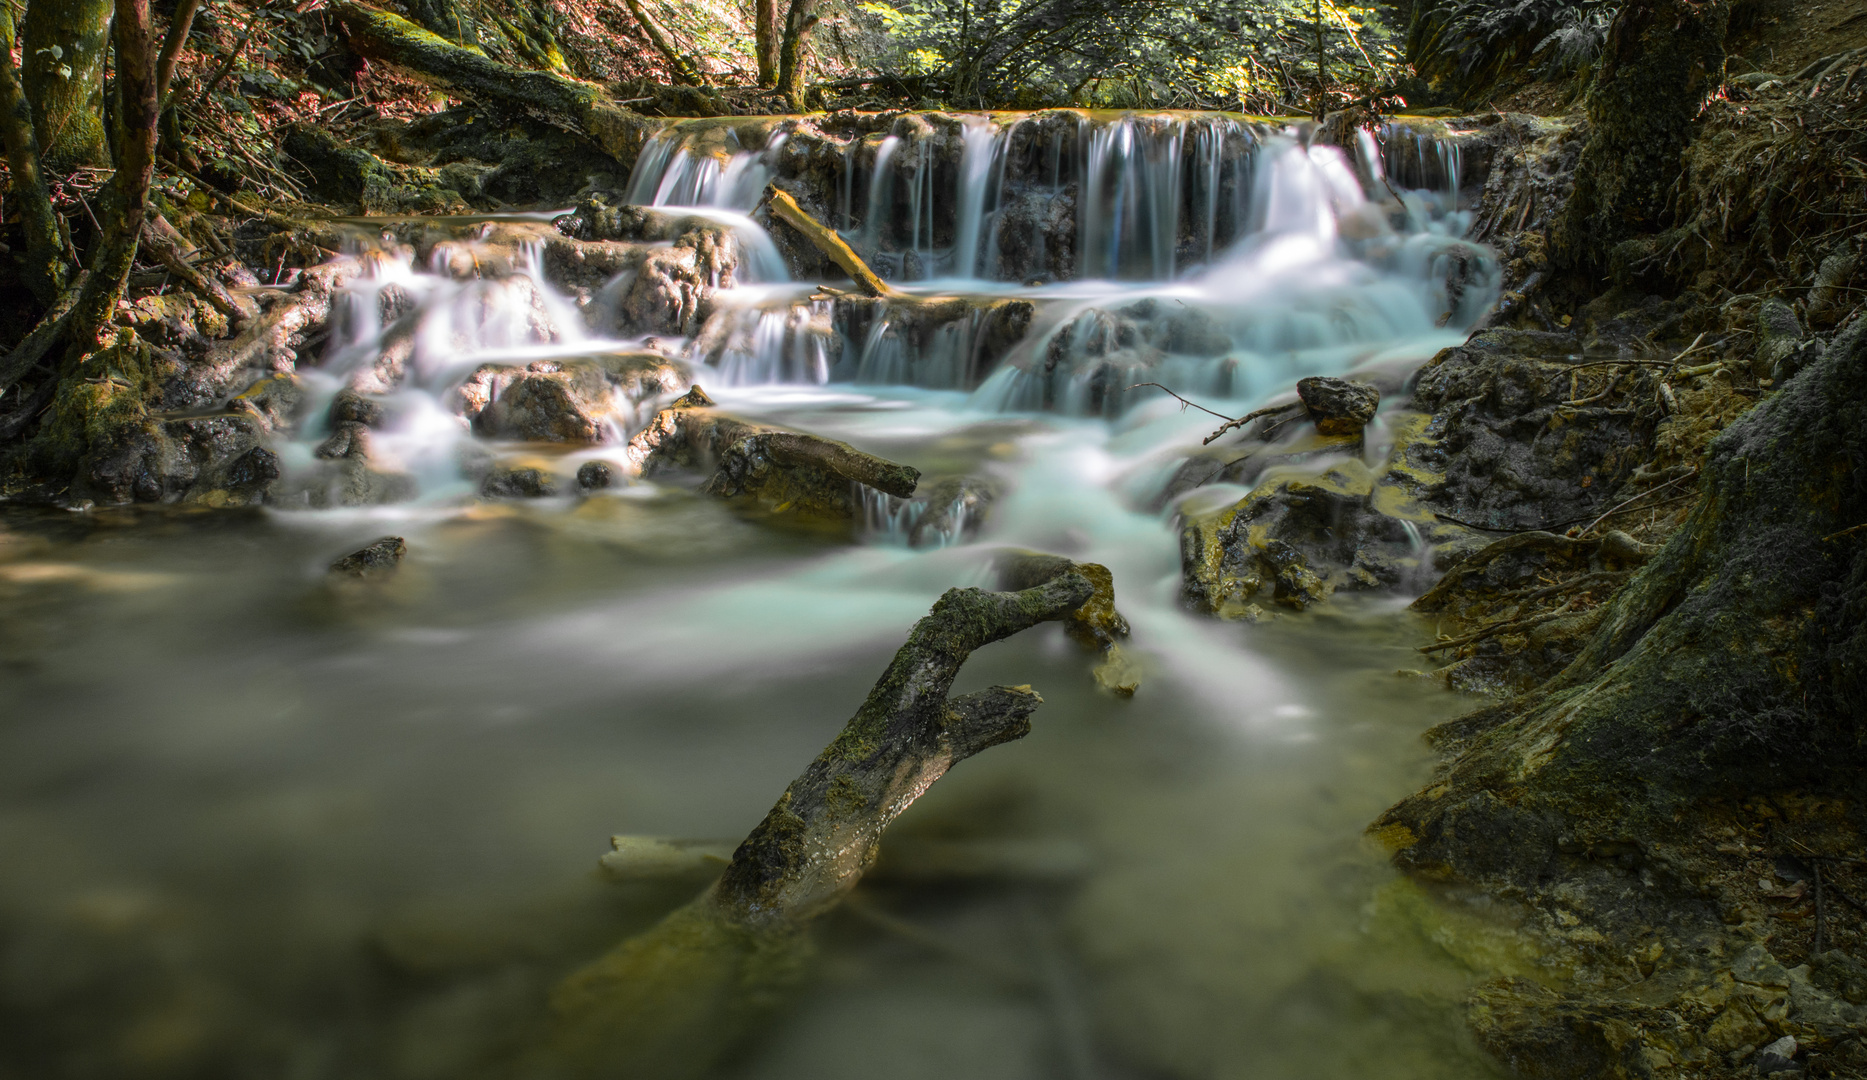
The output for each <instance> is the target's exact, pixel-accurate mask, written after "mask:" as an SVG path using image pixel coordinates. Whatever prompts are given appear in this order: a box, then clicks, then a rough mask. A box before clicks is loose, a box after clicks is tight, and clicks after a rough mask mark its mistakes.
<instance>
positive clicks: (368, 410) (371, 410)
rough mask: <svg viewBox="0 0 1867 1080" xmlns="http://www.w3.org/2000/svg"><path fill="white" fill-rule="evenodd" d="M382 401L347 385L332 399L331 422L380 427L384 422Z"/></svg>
mask: <svg viewBox="0 0 1867 1080" xmlns="http://www.w3.org/2000/svg"><path fill="white" fill-rule="evenodd" d="M383 416H384V414H383V406H382V402H381V401H379V400H377V399H376V398H373V397H368V396H365V395H363V394H360V393H358V392H357V391H355V390H353V389H351V388H349V387H345V388H344V389H342V390H339V391H337V396H336V397H335V398H332V399H331V411H330V422H331V423H332V424H333V425H336V424H362V425H363V426H364V427H367V428H380V427H382V422H383Z"/></svg>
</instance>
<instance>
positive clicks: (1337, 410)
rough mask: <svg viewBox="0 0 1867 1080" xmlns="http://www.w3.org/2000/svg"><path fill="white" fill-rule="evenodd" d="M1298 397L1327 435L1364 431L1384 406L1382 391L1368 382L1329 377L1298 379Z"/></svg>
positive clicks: (1322, 431)
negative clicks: (1376, 411)
mask: <svg viewBox="0 0 1867 1080" xmlns="http://www.w3.org/2000/svg"><path fill="white" fill-rule="evenodd" d="M1297 397H1299V398H1301V399H1302V401H1303V408H1304V409H1305V410H1306V411H1307V412H1308V413H1309V418H1310V420H1311V421H1313V422H1314V423H1315V425H1316V430H1317V431H1319V432H1321V433H1322V434H1324V435H1359V434H1361V429H1362V428H1364V427H1367V426H1368V421H1370V420H1372V419H1374V413H1375V410H1376V409H1378V408H1380V405H1381V392H1380V391H1379V390H1377V389H1375V388H1374V387H1372V386H1369V385H1368V384H1367V383H1358V382H1350V381H1348V380H1347V379H1335V378H1330V377H1328V376H1317V377H1315V378H1309V379H1299V380H1297Z"/></svg>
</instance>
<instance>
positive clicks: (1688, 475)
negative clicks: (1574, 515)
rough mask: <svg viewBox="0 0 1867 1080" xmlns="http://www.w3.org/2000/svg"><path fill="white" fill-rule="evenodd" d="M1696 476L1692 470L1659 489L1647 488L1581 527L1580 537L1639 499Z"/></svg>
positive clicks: (1694, 470) (1695, 471)
mask: <svg viewBox="0 0 1867 1080" xmlns="http://www.w3.org/2000/svg"><path fill="white" fill-rule="evenodd" d="M1697 475H1698V470H1697V469H1693V470H1692V471H1691V472H1689V473H1686V474H1684V475H1683V476H1675V477H1673V478H1672V479H1671V480H1668V481H1666V482H1665V483H1664V484H1661V485H1660V486H1659V487H1655V488H1648V489H1647V490H1645V491H1643V492H1641V493H1640V494H1638V495H1635V496H1634V497H1633V498H1631V499H1628V500H1627V501H1626V502H1623V503H1621V504H1620V505H1618V506H1616V507H1615V508H1614V509H1612V510H1609V511H1608V512H1607V513H1605V514H1603V515H1601V516H1600V517H1598V518H1596V519H1595V520H1593V521H1591V522H1589V523H1588V524H1587V525H1586V526H1584V527H1583V529H1582V535H1584V536H1586V535H1588V533H1589V531H1590V530H1592V529H1593V528H1594V527H1595V526H1597V525H1599V524H1601V523H1602V522H1604V521H1606V520H1608V519H1609V518H1611V517H1613V516H1614V515H1615V514H1618V513H1620V512H1621V511H1622V510H1625V509H1627V508H1628V507H1629V506H1632V505H1633V504H1634V503H1637V502H1639V501H1640V500H1641V499H1644V498H1646V497H1647V496H1648V495H1652V494H1653V493H1655V492H1659V491H1665V490H1666V489H1667V488H1669V487H1672V486H1673V485H1674V484H1677V483H1679V482H1680V481H1681V480H1690V479H1691V478H1692V477H1694V476H1697Z"/></svg>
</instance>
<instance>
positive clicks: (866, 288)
mask: <svg viewBox="0 0 1867 1080" xmlns="http://www.w3.org/2000/svg"><path fill="white" fill-rule="evenodd" d="M765 190H766V201H767V202H768V203H770V205H771V212H772V213H773V214H776V215H777V216H778V218H779V220H781V221H783V222H784V223H785V224H786V225H789V226H791V227H792V228H793V229H796V230H797V231H798V232H799V233H800V234H802V236H803V237H804V239H806V240H808V241H810V242H811V243H812V244H813V245H815V246H816V248H817V250H818V251H821V252H823V254H824V255H825V257H827V258H828V259H829V260H830V261H831V262H833V263H835V264H836V265H837V266H838V267H840V268H841V269H842V271H843V273H845V274H848V275H849V278H850V280H851V281H854V282H855V283H856V285H857V286H858V287H859V288H861V290H862V291H863V292H864V293H866V294H867V295H869V296H876V297H893V296H900V295H901V291H900V290H899V289H896V288H895V287H894V286H892V285H890V284H888V283H887V282H886V281H883V280H882V279H881V278H880V277H879V276H877V275H876V273H875V271H873V270H871V269H869V264H868V263H865V262H863V261H862V256H860V255H858V254H856V252H855V249H854V248H852V247H850V246H849V245H848V244H846V243H844V242H843V238H842V237H840V236H838V235H836V230H835V229H832V228H830V227H829V226H827V225H825V224H823V223H822V222H820V221H818V220H817V219H816V218H814V217H811V216H810V215H809V214H808V213H806V212H805V210H804V208H803V207H801V206H799V205H797V200H796V199H794V198H792V197H791V195H790V193H789V192H787V191H784V190H783V189H781V188H779V187H778V186H777V185H776V184H773V185H771V186H769V187H767V188H766V189H765Z"/></svg>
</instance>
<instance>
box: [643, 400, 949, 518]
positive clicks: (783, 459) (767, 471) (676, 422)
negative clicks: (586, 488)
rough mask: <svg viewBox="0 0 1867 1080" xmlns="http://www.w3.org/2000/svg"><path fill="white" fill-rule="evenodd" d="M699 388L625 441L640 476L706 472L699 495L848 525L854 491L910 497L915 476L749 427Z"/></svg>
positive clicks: (811, 439)
mask: <svg viewBox="0 0 1867 1080" xmlns="http://www.w3.org/2000/svg"><path fill="white" fill-rule="evenodd" d="M712 406H713V401H712V399H711V398H709V397H707V395H706V393H705V392H704V391H702V390H701V389H700V388H699V387H695V388H693V389H692V390H690V391H688V392H687V393H686V394H685V395H683V396H681V397H680V398H678V399H676V400H675V401H674V402H673V403H671V404H670V405H669V406H668V407H667V408H665V409H662V410H661V411H660V412H658V413H656V414H655V416H654V418H653V419H651V420H650V421H649V422H648V425H647V426H646V427H645V428H643V430H642V431H641V432H639V433H637V434H636V436H635V437H634V438H633V439H631V440H630V441H629V445H628V448H627V450H626V451H625V454H626V456H627V457H628V460H629V462H630V464H631V465H632V466H633V467H634V468H635V470H636V471H637V472H639V473H640V474H641V475H643V476H656V475H666V474H678V473H689V474H691V473H695V472H700V473H708V472H710V473H711V475H709V476H707V479H706V480H705V481H704V482H703V483H702V484H701V488H700V489H701V491H703V492H705V493H706V494H709V495H713V496H716V497H718V498H723V499H741V498H743V499H748V500H750V501H752V502H754V503H756V504H757V505H758V506H760V507H762V508H764V509H766V510H769V511H772V512H776V513H785V512H790V513H799V514H808V515H813V516H819V517H828V518H833V519H843V520H849V519H853V518H854V517H855V516H856V514H857V512H858V508H859V506H860V505H861V498H860V497H858V496H857V492H856V485H861V486H862V487H866V488H870V489H873V490H874V491H878V492H881V493H883V494H886V495H893V496H895V497H897V498H903V499H905V498H909V497H911V496H912V495H913V494H914V489H915V486H916V484H917V483H918V482H919V480H920V472H919V471H918V470H916V469H912V468H909V467H907V466H905V465H898V464H896V463H895V462H892V461H888V460H886V459H884V458H880V457H877V456H875V455H874V454H869V453H865V452H863V451H861V450H858V449H856V448H855V447H853V446H850V445H849V444H848V443H842V442H837V441H835V440H832V439H825V438H821V437H819V436H816V435H809V434H805V433H803V432H796V431H786V430H784V429H783V428H776V427H771V426H768V425H764V424H754V423H749V422H747V421H744V420H740V419H738V418H736V417H731V416H727V415H725V414H723V413H720V412H718V411H717V410H715V409H714V408H713V407H712Z"/></svg>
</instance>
